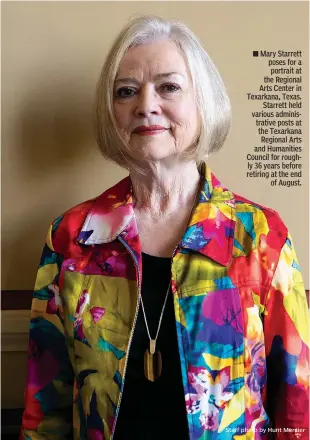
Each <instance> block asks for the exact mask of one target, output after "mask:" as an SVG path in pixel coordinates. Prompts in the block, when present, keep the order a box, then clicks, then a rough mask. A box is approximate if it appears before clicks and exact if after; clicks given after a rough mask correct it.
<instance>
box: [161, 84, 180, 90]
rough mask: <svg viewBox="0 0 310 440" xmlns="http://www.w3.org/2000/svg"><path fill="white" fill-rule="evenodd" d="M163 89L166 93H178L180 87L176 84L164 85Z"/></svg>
mask: <svg viewBox="0 0 310 440" xmlns="http://www.w3.org/2000/svg"><path fill="white" fill-rule="evenodd" d="M162 89H164V91H165V92H177V91H178V90H180V87H179V86H177V85H176V84H164V85H163V86H162Z"/></svg>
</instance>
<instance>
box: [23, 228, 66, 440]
mask: <svg viewBox="0 0 310 440" xmlns="http://www.w3.org/2000/svg"><path fill="white" fill-rule="evenodd" d="M56 227H57V225H56V224H55V223H54V224H53V225H52V226H51V228H50V230H49V233H48V236H47V240H46V244H45V247H44V249H43V253H42V257H41V262H40V266H39V269H38V273H37V278H36V283H35V288H34V293H33V300H32V307H31V320H30V331H29V353H28V371H27V379H26V390H25V410H24V414H23V418H22V428H21V433H20V439H33V440H34V439H36V440H37V439H53V440H56V439H62V440H64V439H69V438H72V409H73V381H74V374H73V369H72V366H71V363H70V360H69V355H68V350H67V346H66V338H65V332H64V325H63V308H62V303H61V297H60V295H59V271H60V267H61V263H62V261H61V260H62V259H61V257H60V255H58V254H57V253H56V252H55V251H54V249H53V244H52V235H53V232H54V229H55V228H56Z"/></svg>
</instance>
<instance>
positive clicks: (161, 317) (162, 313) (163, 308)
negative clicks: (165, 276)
mask: <svg viewBox="0 0 310 440" xmlns="http://www.w3.org/2000/svg"><path fill="white" fill-rule="evenodd" d="M170 286H171V280H170V282H169V286H168V289H167V293H166V297H165V301H164V304H163V307H162V309H161V314H160V318H159V323H158V327H157V332H156V336H155V338H154V341H157V337H158V334H159V330H160V326H161V321H162V319H163V316H164V311H165V307H166V302H167V299H168V295H169V292H170ZM141 305H142V311H143V316H144V322H145V327H146V331H147V334H148V337H149V339H150V341H151V340H152V338H151V335H150V331H149V326H148V325H147V319H146V315H145V310H144V304H143V300H142V296H141Z"/></svg>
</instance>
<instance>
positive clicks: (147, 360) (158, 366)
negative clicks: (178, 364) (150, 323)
mask: <svg viewBox="0 0 310 440" xmlns="http://www.w3.org/2000/svg"><path fill="white" fill-rule="evenodd" d="M161 370H162V358H161V353H160V351H159V350H156V340H155V339H151V340H150V349H149V350H146V351H145V353H144V374H145V377H146V378H147V379H148V380H149V381H151V382H155V380H156V379H158V378H159V377H160V376H161Z"/></svg>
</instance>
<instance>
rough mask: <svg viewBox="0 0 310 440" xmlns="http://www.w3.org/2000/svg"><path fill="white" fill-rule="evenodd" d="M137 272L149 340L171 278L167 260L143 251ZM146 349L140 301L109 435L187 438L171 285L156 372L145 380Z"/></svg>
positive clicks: (124, 439)
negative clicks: (156, 376) (159, 370)
mask: <svg viewBox="0 0 310 440" xmlns="http://www.w3.org/2000/svg"><path fill="white" fill-rule="evenodd" d="M142 270H143V273H142V292H141V295H142V298H143V304H144V309H145V314H146V318H147V323H148V327H149V331H150V335H151V337H152V338H155V336H156V332H157V328H158V323H159V318H160V314H161V310H162V307H163V304H164V300H165V296H166V293H167V288H168V285H169V281H170V278H171V259H170V258H161V257H154V256H151V255H148V254H144V253H143V254H142ZM148 347H149V337H148V334H147V330H146V327H145V322H144V317H143V312H142V307H141V305H140V308H139V313H138V318H137V322H136V327H135V330H134V334H133V338H132V343H131V347H130V352H129V358H128V363H127V370H126V377H125V386H124V393H123V396H122V400H121V406H120V411H119V415H118V419H117V423H116V430H115V434H114V437H113V438H114V440H146V439H147V440H155V439H156V440H158V439H160V440H168V439H169V440H171V439H177V440H188V439H189V435H188V425H187V416H186V410H185V399H184V390H183V384H182V378H181V367H180V358H179V352H178V345H177V336H176V322H175V315H174V307H173V298H172V292H171V288H170V293H169V296H168V299H167V303H166V307H165V310H164V314H163V319H162V323H161V327H160V331H159V335H158V339H157V344H156V347H157V348H158V349H159V350H160V352H161V355H162V374H161V377H160V378H159V379H157V380H156V381H155V382H150V381H148V380H147V379H146V378H145V375H144V353H145V350H146V349H147V348H148Z"/></svg>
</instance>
